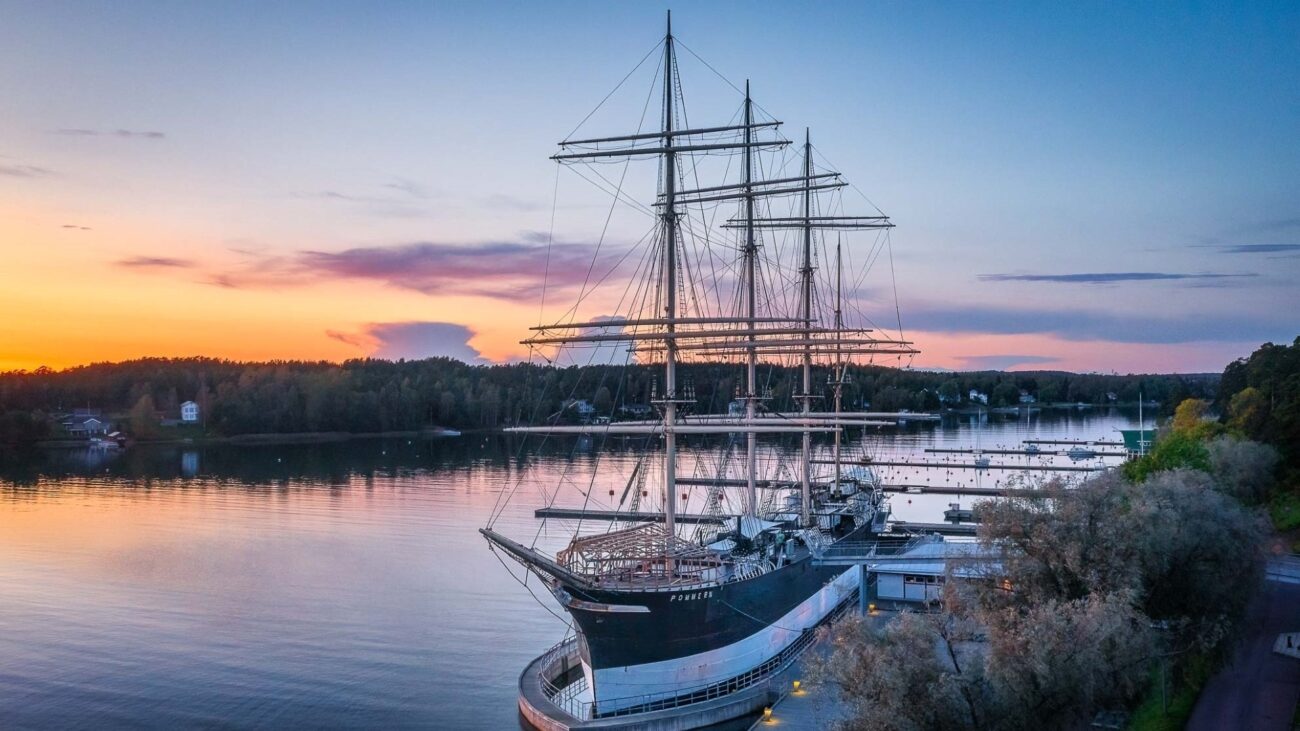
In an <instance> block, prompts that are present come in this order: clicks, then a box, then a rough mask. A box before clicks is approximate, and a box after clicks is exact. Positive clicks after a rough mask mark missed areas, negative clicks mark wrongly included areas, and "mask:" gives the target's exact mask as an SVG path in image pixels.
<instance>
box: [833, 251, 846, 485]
mask: <svg viewBox="0 0 1300 731" xmlns="http://www.w3.org/2000/svg"><path fill="white" fill-rule="evenodd" d="M842 247H843V244H842V243H841V242H840V241H838V240H837V241H836V242H835V332H836V333H839V332H840V331H842V330H843V329H844V309H843V305H844V299H843V297H844V294H843V289H844V264H843V252H842ZM843 396H844V355H843V353H842V349H841V347H840V343H839V338H838V335H837V338H836V341H835V413H836V414H838V413H840V405H841V401H842V397H843ZM840 440H841V433H840V430H839V429H836V430H835V483H834V484H835V489H837V490H838V489H839V487H840Z"/></svg>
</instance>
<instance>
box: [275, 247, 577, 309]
mask: <svg viewBox="0 0 1300 731" xmlns="http://www.w3.org/2000/svg"><path fill="white" fill-rule="evenodd" d="M594 253H595V249H594V247H592V246H587V245H582V244H559V245H555V246H552V247H550V251H549V257H550V263H549V270H550V277H549V279H550V285H551V286H558V287H567V286H571V285H574V284H578V283H581V282H582V281H583V280H584V279H585V277H586V275H587V268H588V266H589V265H590V263H591V260H592V257H593V255H594ZM547 257H548V251H547V247H545V246H541V245H538V244H530V243H522V242H490V243H482V244H474V245H457V244H440V243H429V242H421V243H414V244H404V245H399V246H376V247H365V248H355V249H347V250H344V251H336V252H330V251H304V252H301V253H299V254H298V255H297V256H296V257H295V259H294V261H293V264H292V266H293V268H295V269H297V270H298V272H299V273H301V274H303V275H306V276H312V277H318V278H333V279H369V280H373V281H378V282H383V283H385V284H389V285H391V286H394V287H400V288H402V289H411V290H415V291H417V292H422V293H424V294H473V295H481V296H487V297H494V298H498V299H509V300H521V299H532V298H534V297H536V296H537V294H538V292H539V291H540V289H541V287H542V286H543V285H544V281H543V276H542V275H543V272H544V271H546V270H547V268H548V264H547Z"/></svg>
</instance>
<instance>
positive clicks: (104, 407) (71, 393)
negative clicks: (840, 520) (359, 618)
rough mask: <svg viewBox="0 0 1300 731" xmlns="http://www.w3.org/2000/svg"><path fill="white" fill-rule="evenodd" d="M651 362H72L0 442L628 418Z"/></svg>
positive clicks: (1010, 381) (857, 398)
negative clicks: (188, 412)
mask: <svg viewBox="0 0 1300 731" xmlns="http://www.w3.org/2000/svg"><path fill="white" fill-rule="evenodd" d="M679 374H680V375H679V379H680V380H679V384H680V386H679V395H684V396H686V397H687V398H693V399H694V400H695V401H696V406H695V407H694V411H695V412H696V413H717V412H722V411H726V409H727V404H728V403H729V402H730V401H731V400H732V399H733V398H735V397H736V396H739V395H741V393H740V391H741V389H742V387H743V379H744V368H743V366H741V365H738V364H735V363H712V364H711V363H693V364H692V363H688V364H684V365H682V366H681V368H680V369H679ZM798 374H799V371H798V369H797V368H792V367H783V366H778V365H766V366H763V367H762V368H761V371H760V380H761V381H762V383H763V384H764V385H763V395H765V396H767V397H768V400H767V401H766V402H765V403H766V408H768V409H770V410H774V411H780V410H791V409H794V408H796V406H795V400H794V399H793V398H792V396H793V395H795V393H796V391H797V389H798V385H799V382H800V379H799V376H798ZM829 376H830V373H829V371H828V370H826V369H822V368H819V369H817V370H816V372H815V373H814V376H813V383H814V384H817V385H815V386H814V388H815V391H821V392H824V395H827V396H829V391H830V389H829V386H827V382H828V379H829ZM661 377H662V376H661V369H660V368H659V367H656V366H653V365H626V366H623V365H620V366H574V367H568V368H555V367H551V366H547V365H537V364H529V363H513V364H504V365H469V364H466V363H463V362H461V361H458V360H454V359H450V358H428V359H424V360H399V361H387V360H377V359H362V360H349V361H346V362H343V363H330V362H306V361H275V362H263V363H249V362H234V361H227V360H218V359H212V358H176V359H168V358H143V359H139V360H131V361H125V362H120V363H96V364H92V365H86V366H78V367H74V368H68V369H65V370H51V369H46V368H41V369H37V370H35V371H10V372H4V373H0V442H21V441H36V440H40V439H45V438H50V437H57V436H59V434H58V428H57V420H56V418H55V417H57V416H58V415H59V414H62V413H67V412H70V411H72V410H73V409H75V408H92V409H98V410H101V411H102V413H103V414H104V415H106V416H107V417H109V418H112V419H114V420H115V422H116V423H117V424H118V425H119V428H122V429H124V430H127V431H133V432H137V433H138V434H137V435H138V436H148V435H146V434H144V433H143V432H146V431H150V430H152V427H153V426H154V425H156V422H157V421H158V419H160V418H166V417H173V418H174V417H176V415H177V413H178V411H179V407H180V404H181V403H182V402H184V401H194V402H196V403H198V404H199V407H200V413H201V414H202V429H203V431H204V433H207V434H211V435H216V436H233V435H240V434H269V433H299V432H351V433H369V432H381V431H407V430H419V429H423V428H428V427H432V426H442V427H452V428H457V429H492V428H498V427H502V426H509V425H512V424H518V423H543V422H545V421H547V420H550V421H567V420H572V419H573V418H576V416H575V414H574V410H573V409H567V408H565V407H566V405H567V404H569V403H570V402H571V401H572V400H573V399H583V400H587V401H589V402H590V403H591V404H592V405H593V406H594V407H595V413H596V414H597V415H609V416H611V417H612V418H615V419H617V418H619V416H620V414H622V413H624V411H622V409H623V407H628V406H632V405H640V404H648V403H650V402H651V400H653V399H654V398H655V397H657V395H658V394H659V390H660V388H661V385H662V383H661V380H660V379H661ZM849 378H850V383H849V384H848V385H847V386H846V387H845V390H844V397H845V405H846V408H870V409H873V410H879V411H895V410H900V409H910V410H913V411H929V410H935V409H938V408H940V407H941V406H949V407H962V406H969V405H970V404H969V403H968V401H967V397H968V395H969V392H970V391H971V390H972V389H974V390H977V391H979V392H981V393H983V394H986V395H987V396H988V406H990V407H997V406H1006V405H1014V404H1016V403H1018V402H1019V400H1020V397H1021V393H1022V392H1025V393H1028V394H1030V395H1033V396H1034V397H1035V398H1036V399H1037V401H1038V402H1039V403H1040V404H1048V403H1058V402H1066V403H1078V402H1082V403H1087V404H1107V403H1111V402H1112V396H1113V400H1114V401H1116V402H1119V403H1136V402H1137V400H1138V396H1139V393H1141V394H1142V395H1143V397H1144V398H1145V399H1146V400H1147V401H1156V402H1159V403H1160V404H1162V405H1163V408H1165V410H1166V411H1172V408H1173V405H1174V404H1177V403H1179V402H1180V401H1182V400H1183V399H1185V398H1189V397H1195V398H1207V399H1212V398H1214V397H1215V389H1216V385H1217V381H1218V377H1217V375H1213V374H1207V375H1124V376H1121V375H1099V374H1076V373H1064V372H1055V371H1024V372H998V371H979V372H961V373H958V372H936V371H923V370H910V369H897V368H887V367H879V366H854V367H852V368H851V369H850V371H849Z"/></svg>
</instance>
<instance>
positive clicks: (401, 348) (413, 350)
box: [325, 322, 485, 363]
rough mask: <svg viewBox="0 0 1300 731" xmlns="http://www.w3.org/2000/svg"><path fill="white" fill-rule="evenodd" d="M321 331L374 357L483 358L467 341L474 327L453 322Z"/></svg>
mask: <svg viewBox="0 0 1300 731" xmlns="http://www.w3.org/2000/svg"><path fill="white" fill-rule="evenodd" d="M325 334H326V335H327V336H328V337H331V338H333V339H335V340H338V341H339V342H342V343H347V344H348V345H351V346H353V347H356V348H359V349H361V350H362V351H364V352H365V354H366V355H368V356H371V357H374V358H385V359H388V360H397V359H399V358H407V359H418V358H432V357H438V356H443V357H448V358H456V359H457V360H462V361H465V362H466V363H481V362H484V360H485V359H484V358H483V355H482V353H480V352H479V351H478V349H477V348H475V347H474V346H472V345H470V344H469V340H470V339H471V338H473V337H474V335H475V333H474V331H473V330H471V329H470V328H468V327H466V326H464V325H461V324H458V323H454V322H375V323H370V324H368V325H365V326H363V327H362V328H361V330H360V331H359V332H343V331H338V330H326V331H325Z"/></svg>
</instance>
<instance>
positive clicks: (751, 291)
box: [745, 79, 758, 515]
mask: <svg viewBox="0 0 1300 731" xmlns="http://www.w3.org/2000/svg"><path fill="white" fill-rule="evenodd" d="M753 124H754V102H753V100H752V99H751V98H750V96H749V80H748V79H746V80H745V193H746V195H745V285H746V291H745V304H746V307H747V310H748V313H747V314H748V316H749V317H748V325H749V330H750V331H751V333H752V332H753V331H754V330H755V325H756V319H755V318H756V315H757V311H758V310H757V306H758V305H757V301H756V300H757V296H756V295H757V284H756V280H757V277H756V275H755V265H754V262H755V259H757V258H758V247H757V246H756V245H755V243H754V163H753V157H752V155H753V147H752V146H751V143H752V142H753V141H754V140H753V138H754V128H753ZM755 340H757V338H756V337H755V336H754V335H752V334H751V335H750V336H749V341H750V342H751V343H753V342H754V341H755ZM745 384H746V386H745V387H746V389H747V393H746V394H745V418H746V419H747V420H749V421H750V422H753V420H754V417H755V416H757V411H758V348H756V347H751V348H750V349H749V352H748V353H747V354H746V363H745ZM757 472H758V435H757V434H753V433H751V434H749V435H748V437H747V438H746V440H745V488H746V493H745V495H746V503H745V511H746V512H747V513H748V514H750V515H757V514H758V487H757V477H756V473H757Z"/></svg>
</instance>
